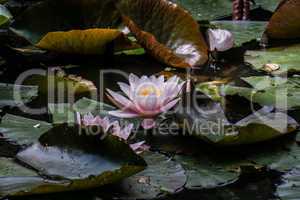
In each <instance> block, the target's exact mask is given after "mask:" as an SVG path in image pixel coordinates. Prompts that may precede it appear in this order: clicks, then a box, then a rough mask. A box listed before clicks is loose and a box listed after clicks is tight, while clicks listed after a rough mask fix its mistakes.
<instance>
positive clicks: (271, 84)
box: [221, 76, 300, 110]
mask: <svg viewBox="0 0 300 200" xmlns="http://www.w3.org/2000/svg"><path fill="white" fill-rule="evenodd" d="M243 80H244V81H246V82H248V83H249V84H250V85H252V87H254V89H252V88H244V87H235V86H224V87H223V88H221V93H222V94H225V95H240V96H242V97H245V98H247V99H248V100H249V101H251V102H254V103H259V104H260V105H267V106H274V107H276V108H279V109H283V110H290V109H297V108H299V106H300V101H299V94H300V88H299V83H300V80H299V78H298V77H292V78H288V79H284V78H279V77H277V78H271V77H269V76H258V77H256V76H254V77H248V78H243Z"/></svg>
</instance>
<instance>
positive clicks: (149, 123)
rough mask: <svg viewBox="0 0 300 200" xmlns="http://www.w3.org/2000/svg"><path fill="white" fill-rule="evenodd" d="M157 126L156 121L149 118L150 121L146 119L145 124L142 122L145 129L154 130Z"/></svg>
mask: <svg viewBox="0 0 300 200" xmlns="http://www.w3.org/2000/svg"><path fill="white" fill-rule="evenodd" d="M155 125H156V122H155V120H154V119H151V118H148V119H144V120H143V122H142V127H143V128H144V129H146V130H147V129H151V128H154V127H155Z"/></svg>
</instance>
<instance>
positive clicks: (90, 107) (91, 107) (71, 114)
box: [48, 98, 115, 124]
mask: <svg viewBox="0 0 300 200" xmlns="http://www.w3.org/2000/svg"><path fill="white" fill-rule="evenodd" d="M48 109H49V111H50V113H51V114H52V122H53V123H54V124H62V123H74V122H75V121H74V120H76V115H75V114H76V112H79V113H80V114H81V115H84V114H87V113H92V114H93V115H100V116H102V117H104V116H107V115H108V112H109V111H111V110H114V109H115V108H114V107H113V106H110V105H108V104H105V103H102V102H98V101H95V100H92V99H88V98H82V99H80V100H78V101H77V102H76V103H75V104H74V105H70V104H68V103H63V104H48Z"/></svg>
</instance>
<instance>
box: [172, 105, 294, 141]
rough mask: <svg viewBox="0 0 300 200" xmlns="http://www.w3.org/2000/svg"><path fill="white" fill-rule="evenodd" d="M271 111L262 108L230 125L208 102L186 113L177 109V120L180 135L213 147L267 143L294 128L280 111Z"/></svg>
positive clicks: (217, 106) (224, 115) (292, 120)
mask: <svg viewBox="0 0 300 200" xmlns="http://www.w3.org/2000/svg"><path fill="white" fill-rule="evenodd" d="M207 105H209V104H207ZM272 110H273V108H269V107H265V108H262V109H261V110H259V111H256V112H254V113H253V114H250V115H248V116H247V117H245V118H243V119H242V120H240V121H238V122H236V123H231V122H229V120H228V119H227V117H226V114H225V111H224V109H223V108H222V106H221V105H220V104H218V103H211V104H210V106H206V107H201V108H199V106H198V107H193V108H191V109H189V110H188V112H187V111H185V110H178V112H177V118H178V120H179V123H180V124H182V127H183V131H184V133H185V132H188V133H189V134H191V135H193V136H196V137H198V138H200V139H204V140H205V141H207V142H209V143H213V144H217V145H225V146H228V145H242V144H252V143H258V142H263V141H267V140H271V139H274V138H277V137H280V136H283V135H285V134H288V133H291V132H293V131H294V130H296V129H297V128H298V123H297V122H296V121H295V120H294V119H293V118H291V117H289V116H288V115H287V114H285V113H282V112H274V113H273V112H272ZM185 134H186V133H185Z"/></svg>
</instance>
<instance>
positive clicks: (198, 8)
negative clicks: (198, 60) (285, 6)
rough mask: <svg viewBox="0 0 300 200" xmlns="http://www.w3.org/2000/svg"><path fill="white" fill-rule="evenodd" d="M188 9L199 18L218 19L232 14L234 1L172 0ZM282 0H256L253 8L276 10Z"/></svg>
mask: <svg viewBox="0 0 300 200" xmlns="http://www.w3.org/2000/svg"><path fill="white" fill-rule="evenodd" d="M172 1H173V2H176V3H178V4H179V5H181V6H182V7H184V8H185V9H187V10H188V11H189V12H190V13H191V14H192V15H193V17H194V18H195V19H197V20H208V21H212V20H216V19H220V18H222V17H228V16H230V15H231V14H232V1H230V0H201V1H199V0H172ZM280 1H281V0H255V3H256V4H255V5H254V4H251V9H255V8H258V7H262V8H263V9H266V10H269V11H274V10H275V9H276V8H277V6H278V4H279V2H280Z"/></svg>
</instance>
